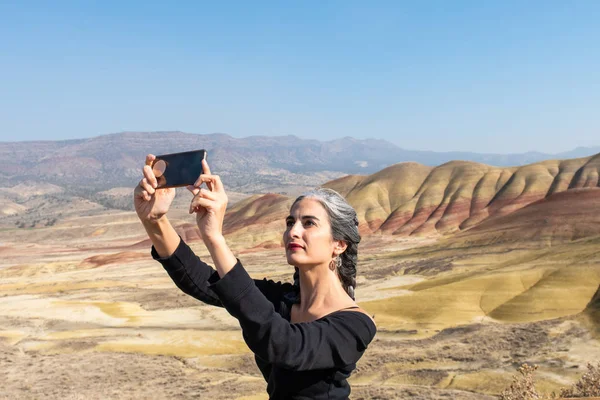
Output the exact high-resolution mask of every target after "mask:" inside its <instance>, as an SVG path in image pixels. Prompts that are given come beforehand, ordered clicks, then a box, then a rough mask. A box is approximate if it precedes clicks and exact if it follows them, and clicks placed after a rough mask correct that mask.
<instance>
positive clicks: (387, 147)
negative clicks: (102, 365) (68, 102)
mask: <svg viewBox="0 0 600 400" xmlns="http://www.w3.org/2000/svg"><path fill="white" fill-rule="evenodd" d="M199 148H204V149H206V150H208V153H209V162H210V163H211V167H212V169H213V171H214V172H216V173H219V174H220V175H223V176H225V177H226V182H227V184H228V187H229V188H231V189H233V190H237V191H242V192H246V193H264V192H266V191H285V190H284V189H282V188H285V187H290V186H295V185H298V184H300V185H302V186H315V185H318V184H321V183H324V182H326V181H328V180H331V179H333V178H336V177H340V176H342V175H346V174H371V173H374V172H377V171H379V170H381V169H384V168H386V167H388V166H390V165H393V164H396V163H399V162H406V161H411V162H416V163H419V164H423V165H426V166H437V165H440V164H444V163H446V162H449V161H453V160H463V161H473V162H478V163H484V164H488V165H494V166H516V165H524V164H529V163H533V162H538V161H541V160H545V159H551V158H554V159H564V158H574V157H583V156H589V155H591V154H595V153H597V152H600V147H598V148H584V147H580V148H577V149H575V150H572V151H570V152H566V153H560V154H554V155H550V154H544V153H539V152H527V153H522V154H478V153H467V152H445V153H437V152H431V151H411V150H405V149H402V148H400V147H398V146H396V145H394V144H392V143H390V142H387V141H384V140H377V139H364V140H358V139H353V138H350V137H345V138H341V139H336V140H331V141H318V140H306V139H300V138H298V137H295V136H279V137H267V136H252V137H246V138H234V137H232V136H229V135H226V134H219V133H216V134H208V135H199V134H189V133H183V132H123V133H115V134H109V135H103V136H98V137H94V138H89V139H76V140H65V141H31V142H4V143H0V162H2V165H3V166H4V168H3V169H2V171H1V172H0V187H12V186H15V185H17V184H19V183H23V182H44V183H50V184H54V185H58V186H61V187H63V188H65V190H67V191H68V192H73V193H85V192H90V191H91V192H98V191H102V190H107V189H111V188H114V187H131V186H132V185H135V183H136V182H137V181H138V180H139V178H140V175H141V172H140V171H141V166H142V165H143V161H144V158H145V156H146V154H148V153H153V154H165V153H173V152H179V151H186V150H192V149H199Z"/></svg>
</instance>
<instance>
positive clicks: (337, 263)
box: [329, 256, 342, 271]
mask: <svg viewBox="0 0 600 400" xmlns="http://www.w3.org/2000/svg"><path fill="white" fill-rule="evenodd" d="M341 267H342V258H341V257H340V256H336V257H335V258H334V259H332V260H331V261H330V262H329V269H330V270H332V271H335V270H339V269H340V268H341Z"/></svg>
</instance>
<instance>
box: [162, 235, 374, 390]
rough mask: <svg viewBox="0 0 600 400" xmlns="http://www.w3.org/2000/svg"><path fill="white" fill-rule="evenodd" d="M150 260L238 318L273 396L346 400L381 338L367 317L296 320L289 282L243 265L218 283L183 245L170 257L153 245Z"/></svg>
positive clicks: (357, 314) (201, 297)
mask: <svg viewBox="0 0 600 400" xmlns="http://www.w3.org/2000/svg"><path fill="white" fill-rule="evenodd" d="M152 256H153V257H154V259H156V260H157V261H159V262H160V263H161V264H162V265H163V267H164V268H165V270H166V271H167V272H168V273H169V275H170V276H171V278H172V279H173V282H175V284H176V285H177V286H178V287H179V288H180V289H181V290H182V291H183V292H185V293H187V294H189V295H190V296H193V297H195V298H196V299H198V300H200V301H202V302H204V303H207V304H211V305H215V306H219V307H225V308H226V309H227V311H228V312H229V313H230V314H231V315H232V316H234V317H235V318H237V319H238V321H239V323H240V326H241V328H242V333H243V337H244V340H245V341H246V344H247V345H248V347H250V349H251V350H252V351H253V352H254V355H255V360H256V364H257V365H258V368H259V369H260V371H261V372H262V375H263V376H264V378H265V380H266V381H267V392H268V393H269V398H270V399H311V400H313V399H336V400H337V399H347V398H348V396H349V395H350V385H348V382H347V378H348V377H349V376H350V374H351V372H352V371H353V370H354V369H355V368H356V362H357V361H358V360H359V359H360V357H361V356H362V355H363V353H364V351H365V349H366V348H367V346H368V345H369V343H370V342H371V340H373V337H374V336H375V333H376V327H375V324H374V323H373V321H372V320H371V318H369V316H367V315H365V314H364V313H362V312H354V311H343V310H340V311H336V312H333V313H331V314H328V315H326V316H324V317H322V318H319V319H318V320H315V321H311V322H301V323H291V322H290V312H291V307H292V305H293V304H294V302H295V299H296V297H297V295H296V293H297V292H296V288H295V287H294V286H293V285H292V284H290V283H281V282H274V281H272V280H267V279H262V280H253V279H251V278H250V276H249V275H248V273H247V272H246V270H245V269H244V267H243V266H242V265H241V263H240V262H239V260H238V262H237V263H236V265H235V266H234V267H233V269H232V270H230V271H229V272H228V273H227V274H226V275H225V276H224V277H222V278H219V275H218V273H217V272H216V271H215V270H214V269H213V268H212V267H211V266H209V265H208V264H206V263H204V262H203V261H201V260H200V259H199V258H198V257H197V256H196V255H195V254H194V252H193V251H192V250H191V249H190V248H189V247H188V246H187V244H185V242H184V241H183V240H181V242H180V243H179V246H178V247H177V249H176V250H175V252H174V253H173V254H172V255H171V256H170V257H166V258H160V257H159V256H158V254H157V253H156V250H155V249H154V248H153V249H152Z"/></svg>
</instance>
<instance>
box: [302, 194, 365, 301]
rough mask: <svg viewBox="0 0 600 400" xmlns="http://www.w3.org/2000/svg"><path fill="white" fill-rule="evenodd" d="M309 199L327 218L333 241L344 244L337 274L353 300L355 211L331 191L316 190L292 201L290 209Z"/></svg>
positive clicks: (356, 235)
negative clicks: (313, 201)
mask: <svg viewBox="0 0 600 400" xmlns="http://www.w3.org/2000/svg"><path fill="white" fill-rule="evenodd" d="M305 198H311V199H315V200H317V201H318V202H319V203H321V205H322V206H323V208H325V211H327V215H328V216H329V223H330V225H331V235H332V236H333V240H342V241H344V242H346V244H347V246H348V247H346V250H345V251H344V252H343V253H342V254H340V256H339V261H338V262H337V274H338V276H339V278H340V281H341V282H342V286H343V287H344V290H345V291H346V293H348V295H349V296H350V297H351V298H352V300H354V288H356V264H357V261H358V243H360V234H359V233H358V218H357V216H356V211H354V208H352V206H351V205H350V204H348V202H347V201H346V199H344V198H343V197H342V195H340V194H339V193H338V192H336V191H335V190H333V189H327V188H318V189H313V190H311V191H309V192H306V193H304V194H302V195H300V196H298V198H297V199H296V200H295V201H294V204H292V207H293V206H294V205H295V204H296V203H297V202H299V201H300V200H302V199H305ZM294 285H297V286H299V285H300V277H299V273H298V270H297V269H296V273H295V274H294Z"/></svg>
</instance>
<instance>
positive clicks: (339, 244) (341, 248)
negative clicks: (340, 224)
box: [333, 240, 348, 256]
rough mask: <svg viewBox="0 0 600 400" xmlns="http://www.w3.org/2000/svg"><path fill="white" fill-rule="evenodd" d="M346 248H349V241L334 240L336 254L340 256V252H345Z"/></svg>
mask: <svg viewBox="0 0 600 400" xmlns="http://www.w3.org/2000/svg"><path fill="white" fill-rule="evenodd" d="M346 248H348V243H346V242H345V241H343V240H334V243H333V253H334V254H335V255H336V256H339V255H340V254H342V253H343V252H345V251H346Z"/></svg>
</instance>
